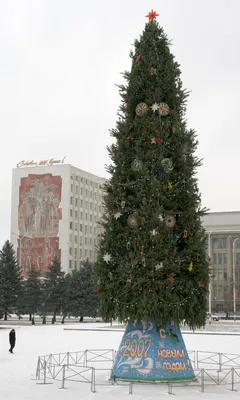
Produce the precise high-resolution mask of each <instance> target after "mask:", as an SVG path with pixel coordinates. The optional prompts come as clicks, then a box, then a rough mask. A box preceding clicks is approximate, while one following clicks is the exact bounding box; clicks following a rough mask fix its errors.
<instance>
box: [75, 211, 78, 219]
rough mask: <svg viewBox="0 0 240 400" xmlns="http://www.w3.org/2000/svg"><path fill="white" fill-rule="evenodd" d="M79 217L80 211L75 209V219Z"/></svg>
mask: <svg viewBox="0 0 240 400" xmlns="http://www.w3.org/2000/svg"><path fill="white" fill-rule="evenodd" d="M77 217H78V212H77V210H76V211H75V219H77Z"/></svg>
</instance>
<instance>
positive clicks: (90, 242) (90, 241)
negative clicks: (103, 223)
mask: <svg viewBox="0 0 240 400" xmlns="http://www.w3.org/2000/svg"><path fill="white" fill-rule="evenodd" d="M89 244H90V246H92V238H90V239H89Z"/></svg>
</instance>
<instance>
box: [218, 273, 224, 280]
mask: <svg viewBox="0 0 240 400" xmlns="http://www.w3.org/2000/svg"><path fill="white" fill-rule="evenodd" d="M218 280H219V281H222V280H223V271H218Z"/></svg>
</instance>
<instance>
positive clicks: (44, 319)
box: [42, 315, 46, 325]
mask: <svg viewBox="0 0 240 400" xmlns="http://www.w3.org/2000/svg"><path fill="white" fill-rule="evenodd" d="M42 323H43V325H46V315H44V316H43V320H42Z"/></svg>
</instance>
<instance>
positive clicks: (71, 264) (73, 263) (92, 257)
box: [69, 250, 96, 269]
mask: <svg viewBox="0 0 240 400" xmlns="http://www.w3.org/2000/svg"><path fill="white" fill-rule="evenodd" d="M80 258H81V259H82V260H86V259H87V258H89V260H90V261H94V260H95V258H96V256H95V252H94V251H93V250H89V251H88V250H84V251H82V253H81V255H80ZM80 266H81V261H80V260H69V269H72V268H79V267H80Z"/></svg>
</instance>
